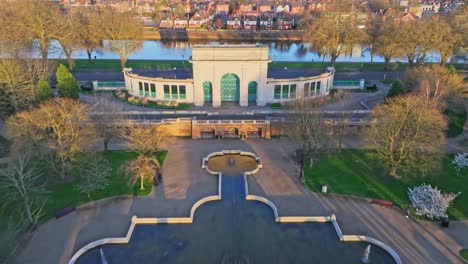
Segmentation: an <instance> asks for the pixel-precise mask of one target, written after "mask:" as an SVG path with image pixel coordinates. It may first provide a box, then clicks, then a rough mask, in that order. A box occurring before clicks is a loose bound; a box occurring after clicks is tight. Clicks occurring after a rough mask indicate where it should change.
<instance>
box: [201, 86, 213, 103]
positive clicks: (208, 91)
mask: <svg viewBox="0 0 468 264" xmlns="http://www.w3.org/2000/svg"><path fill="white" fill-rule="evenodd" d="M203 95H204V100H205V102H212V101H213V85H211V82H208V81H206V82H204V83H203Z"/></svg>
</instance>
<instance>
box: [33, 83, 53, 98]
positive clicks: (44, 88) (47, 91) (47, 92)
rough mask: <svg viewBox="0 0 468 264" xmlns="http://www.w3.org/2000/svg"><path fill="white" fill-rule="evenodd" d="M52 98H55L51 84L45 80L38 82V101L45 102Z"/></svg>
mask: <svg viewBox="0 0 468 264" xmlns="http://www.w3.org/2000/svg"><path fill="white" fill-rule="evenodd" d="M51 97H53V94H52V89H51V88H50V85H49V83H47V82H46V81H44V80H39V81H38V82H37V100H38V101H45V100H47V99H49V98H51Z"/></svg>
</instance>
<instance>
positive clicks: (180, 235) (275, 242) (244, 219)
mask: <svg viewBox="0 0 468 264" xmlns="http://www.w3.org/2000/svg"><path fill="white" fill-rule="evenodd" d="M208 166H209V168H210V169H211V170H217V169H220V168H225V169H223V178H222V183H221V184H222V200H221V201H219V202H211V203H207V204H204V205H203V206H201V207H200V208H198V209H197V211H196V212H195V218H194V223H193V224H159V225H137V226H136V227H135V230H134V233H133V235H132V237H131V239H130V243H129V244H128V245H105V246H103V247H102V248H103V249H104V250H105V252H106V257H107V261H108V263H110V264H118V263H226V264H230V263H236V264H249V263H359V261H360V259H361V257H362V252H363V251H364V250H365V247H366V246H367V244H366V243H359V242H356V243H343V242H340V241H339V239H338V238H337V236H336V233H335V231H334V229H333V226H332V225H331V224H316V223H303V224H278V223H276V222H275V221H274V218H273V212H272V210H271V208H270V207H268V206H267V205H265V204H263V203H258V202H252V201H246V200H245V193H244V178H243V177H242V171H248V170H251V169H253V168H255V166H256V162H255V160H254V159H252V158H250V157H240V156H232V155H225V156H221V157H215V158H212V159H210V161H209V162H208ZM249 177H250V176H249ZM251 177H255V176H251ZM372 259H373V261H374V262H375V263H394V262H393V259H392V258H391V257H390V255H388V254H387V253H386V252H385V251H383V250H382V249H380V248H377V247H376V248H375V250H373V252H372ZM77 263H80V264H83V263H86V264H94V263H96V264H99V263H100V262H99V250H98V249H97V248H96V249H93V250H90V251H88V252H86V253H85V254H84V255H82V256H81V257H80V258H79V259H78V261H77Z"/></svg>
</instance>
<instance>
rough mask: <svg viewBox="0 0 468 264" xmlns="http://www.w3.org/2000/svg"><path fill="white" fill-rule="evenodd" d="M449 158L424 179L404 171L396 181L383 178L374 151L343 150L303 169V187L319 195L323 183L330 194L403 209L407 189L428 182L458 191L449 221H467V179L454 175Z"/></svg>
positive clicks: (442, 188)
mask: <svg viewBox="0 0 468 264" xmlns="http://www.w3.org/2000/svg"><path fill="white" fill-rule="evenodd" d="M452 158H453V156H452V155H447V156H445V158H444V159H442V161H441V162H440V164H439V165H440V166H439V168H437V169H433V170H431V171H430V172H429V173H427V174H428V175H426V176H420V174H419V173H416V172H414V171H411V170H406V171H403V172H400V175H402V176H403V178H402V179H401V180H395V179H392V178H390V177H388V176H386V169H385V168H384V167H383V166H382V163H381V162H380V161H379V160H378V159H377V157H376V155H375V154H374V153H373V152H371V151H365V150H343V151H342V152H341V153H332V154H328V155H323V156H322V157H321V159H320V160H319V161H318V162H317V163H316V164H315V166H314V167H313V168H308V167H307V168H305V177H306V185H307V186H308V187H309V189H310V190H312V191H314V192H319V191H320V190H321V185H322V184H326V185H327V186H328V191H329V192H330V193H337V194H349V195H355V196H362V197H368V198H381V199H385V200H389V201H392V202H394V203H395V204H396V205H398V206H399V207H401V208H406V207H408V206H409V200H408V195H407V191H408V187H413V186H416V185H419V184H421V183H428V184H431V185H432V186H437V187H438V188H440V189H441V190H442V191H443V192H454V193H458V192H461V194H460V195H459V196H458V197H457V199H456V200H455V202H454V203H453V206H452V207H451V208H450V209H449V211H448V214H449V216H450V217H451V218H452V219H467V218H468V206H466V205H467V204H468V177H466V175H465V176H462V175H458V174H457V172H456V171H455V169H454V168H453V166H452V164H451V161H452Z"/></svg>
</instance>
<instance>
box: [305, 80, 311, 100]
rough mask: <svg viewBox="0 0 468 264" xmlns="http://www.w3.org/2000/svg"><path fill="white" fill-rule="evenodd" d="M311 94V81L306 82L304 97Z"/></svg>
mask: <svg viewBox="0 0 468 264" xmlns="http://www.w3.org/2000/svg"><path fill="white" fill-rule="evenodd" d="M309 95H310V83H304V97H307V96H309Z"/></svg>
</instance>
